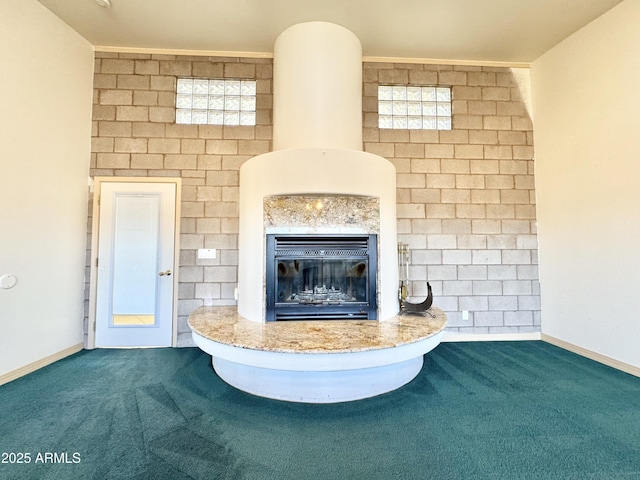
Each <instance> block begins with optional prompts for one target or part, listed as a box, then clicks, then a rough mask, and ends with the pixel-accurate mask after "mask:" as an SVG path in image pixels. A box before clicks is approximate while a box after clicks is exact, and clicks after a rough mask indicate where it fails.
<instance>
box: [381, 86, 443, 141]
mask: <svg viewBox="0 0 640 480" xmlns="http://www.w3.org/2000/svg"><path fill="white" fill-rule="evenodd" d="M378 126H379V127H380V128H395V129H404V130H451V88H450V87H419V86H408V85H379V86H378Z"/></svg>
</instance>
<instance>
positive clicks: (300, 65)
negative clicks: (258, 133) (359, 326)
mask: <svg viewBox="0 0 640 480" xmlns="http://www.w3.org/2000/svg"><path fill="white" fill-rule="evenodd" d="M273 81H274V88H273V90H274V96H273V97H274V99H273V148H274V150H275V151H273V152H271V153H267V154H264V155H259V156H257V157H254V158H252V159H250V160H248V161H247V162H245V163H244V164H243V165H242V167H241V168H240V201H239V203H240V212H239V218H240V225H239V245H238V247H239V267H238V313H239V314H240V315H242V316H243V317H245V318H247V319H249V320H253V321H257V322H261V321H264V318H265V312H264V296H265V294H264V271H265V249H264V239H265V233H266V232H265V231H264V222H263V212H264V209H263V201H264V198H265V197H269V196H274V195H280V196H287V195H313V194H318V195H336V196H352V195H362V196H371V197H377V198H378V199H379V205H380V218H379V237H378V279H379V280H378V318H379V319H380V320H385V319H389V318H391V317H393V316H394V315H396V314H397V313H398V299H397V289H398V267H397V238H396V171H395V167H394V165H393V164H392V163H391V162H389V161H388V160H386V159H385V158H382V157H379V156H377V155H373V154H370V153H365V152H363V151H362V150H361V149H362V48H361V45H360V41H359V40H358V38H357V37H356V36H355V35H354V34H353V33H351V32H350V31H348V30H346V29H345V28H343V27H340V26H338V25H334V24H330V23H325V22H310V23H303V24H298V25H294V26H293V27H291V28H289V29H288V30H286V31H284V32H283V33H282V34H281V35H280V36H279V37H278V39H277V40H276V43H275V47H274V80H273ZM284 227H286V226H284ZM351 228H352V229H351V230H344V229H343V230H342V231H341V232H340V231H338V232H337V231H336V229H335V228H327V230H326V231H322V230H321V229H317V228H316V229H314V230H313V231H312V232H311V231H309V232H308V233H314V234H318V233H354V232H359V233H373V232H362V231H359V230H358V226H357V225H354V226H352V227H351ZM376 233H378V232H376Z"/></svg>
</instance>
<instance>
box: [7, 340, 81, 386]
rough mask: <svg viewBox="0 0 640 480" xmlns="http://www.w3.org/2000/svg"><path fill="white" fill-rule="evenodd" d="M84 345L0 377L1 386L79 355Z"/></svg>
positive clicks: (79, 344) (74, 346) (78, 345)
mask: <svg viewBox="0 0 640 480" xmlns="http://www.w3.org/2000/svg"><path fill="white" fill-rule="evenodd" d="M83 348H84V347H83V345H82V343H78V344H77V345H72V346H71V347H69V348H65V349H64V350H62V351H60V352H57V353H54V354H53V355H49V356H48V357H44V358H42V359H40V360H36V361H35V362H31V363H29V364H28V365H25V366H24V367H20V368H17V369H16V370H13V371H11V372H9V373H5V374H4V375H0V385H4V384H5V383H9V382H11V381H13V380H16V379H17V378H20V377H23V376H25V375H27V374H29V373H32V372H35V371H36V370H39V369H41V368H42V367H46V366H47V365H50V364H52V363H54V362H57V361H58V360H62V359H63V358H65V357H68V356H69V355H73V354H74V353H78V352H79V351H81V350H82V349H83Z"/></svg>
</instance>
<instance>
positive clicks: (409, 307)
mask: <svg viewBox="0 0 640 480" xmlns="http://www.w3.org/2000/svg"><path fill="white" fill-rule="evenodd" d="M400 291H401V292H402V287H401V290H400ZM405 291H406V290H405ZM432 304H433V291H432V290H431V285H430V284H429V282H427V298H425V299H424V300H423V301H422V302H420V303H411V302H408V301H407V300H406V298H402V295H400V315H424V314H425V313H426V314H430V312H428V310H429V309H430V308H431V305H432ZM430 315H431V314H430ZM432 316H433V315H432Z"/></svg>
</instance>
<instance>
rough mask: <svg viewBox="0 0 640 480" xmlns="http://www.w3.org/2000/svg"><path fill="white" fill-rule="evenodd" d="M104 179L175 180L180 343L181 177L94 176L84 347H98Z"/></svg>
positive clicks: (174, 340) (175, 288) (175, 283)
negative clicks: (99, 254)
mask: <svg viewBox="0 0 640 480" xmlns="http://www.w3.org/2000/svg"><path fill="white" fill-rule="evenodd" d="M105 182H117V183H173V184H175V186H176V199H175V200H176V202H175V228H174V233H175V238H174V252H173V258H174V263H173V272H174V275H173V314H172V316H173V319H172V324H173V326H172V334H171V346H173V347H175V346H177V345H178V270H179V267H180V206H181V203H182V202H181V198H182V178H179V177H94V178H93V214H92V215H93V217H92V222H91V258H90V259H89V262H90V272H89V317H88V321H87V337H86V344H85V348H86V349H88V350H91V349H94V348H96V331H95V324H96V298H97V296H98V292H97V286H98V282H97V279H98V269H97V268H96V259H97V258H98V230H99V226H100V203H99V198H100V193H101V187H102V184H103V183H105Z"/></svg>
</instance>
